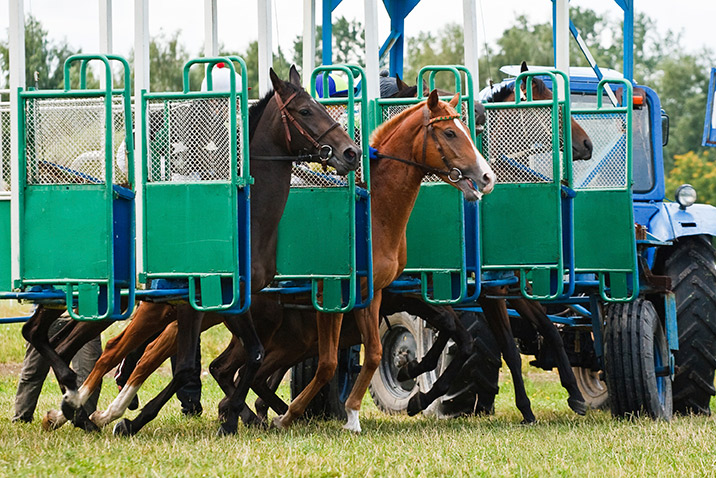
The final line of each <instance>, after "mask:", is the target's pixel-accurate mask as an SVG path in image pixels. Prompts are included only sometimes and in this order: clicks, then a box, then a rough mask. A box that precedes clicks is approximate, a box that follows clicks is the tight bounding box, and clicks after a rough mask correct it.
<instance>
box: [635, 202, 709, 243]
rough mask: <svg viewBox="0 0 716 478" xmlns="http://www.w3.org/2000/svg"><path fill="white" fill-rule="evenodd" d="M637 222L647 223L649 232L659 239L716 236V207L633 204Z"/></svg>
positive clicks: (675, 204)
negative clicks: (683, 207)
mask: <svg viewBox="0 0 716 478" xmlns="http://www.w3.org/2000/svg"><path fill="white" fill-rule="evenodd" d="M634 210H635V211H634V212H635V218H636V220H637V222H638V223H640V224H645V223H646V225H647V228H648V230H649V232H650V233H651V234H652V235H654V236H655V237H656V238H657V239H659V240H661V241H665V242H666V241H670V240H673V239H678V238H680V237H685V236H697V235H701V234H704V235H708V236H716V207H713V206H710V205H708V204H694V205H693V206H689V207H688V208H686V209H681V208H680V206H679V204H678V203H675V202H673V203H666V202H662V203H649V204H646V205H644V206H640V205H635V206H634Z"/></svg>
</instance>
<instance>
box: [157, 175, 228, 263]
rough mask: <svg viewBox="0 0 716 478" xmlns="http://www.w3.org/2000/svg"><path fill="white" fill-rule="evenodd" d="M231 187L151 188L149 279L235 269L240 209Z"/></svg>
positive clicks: (158, 185)
mask: <svg viewBox="0 0 716 478" xmlns="http://www.w3.org/2000/svg"><path fill="white" fill-rule="evenodd" d="M233 187H234V186H232V185H230V184H216V183H207V184H204V183H195V184H181V185H175V184H170V183H162V184H152V185H148V186H147V187H146V190H145V191H146V192H145V194H146V197H145V205H146V206H145V221H146V222H145V242H144V244H145V245H144V247H145V267H146V270H147V273H149V274H168V273H178V274H186V275H197V274H202V273H203V274H209V273H231V272H232V271H233V270H234V269H235V268H236V261H237V251H236V249H235V247H234V241H233V238H234V236H236V234H237V227H238V226H237V224H236V221H235V219H234V217H235V215H236V210H237V204H236V203H235V202H234V200H233V199H232V198H233V197H235V194H234V195H232V194H231V193H232V190H231V188H233Z"/></svg>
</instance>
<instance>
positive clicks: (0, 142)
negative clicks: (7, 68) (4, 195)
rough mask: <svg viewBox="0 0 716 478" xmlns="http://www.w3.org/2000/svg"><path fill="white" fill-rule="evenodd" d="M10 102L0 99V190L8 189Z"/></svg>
mask: <svg viewBox="0 0 716 478" xmlns="http://www.w3.org/2000/svg"><path fill="white" fill-rule="evenodd" d="M10 154H11V152H10V103H8V102H5V101H0V192H3V191H9V190H10Z"/></svg>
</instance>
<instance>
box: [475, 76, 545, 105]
mask: <svg viewBox="0 0 716 478" xmlns="http://www.w3.org/2000/svg"><path fill="white" fill-rule="evenodd" d="M532 90H533V92H534V93H536V94H537V95H538V96H544V95H545V94H547V93H549V94H551V92H550V91H549V88H547V85H545V83H544V81H542V80H540V79H539V78H534V77H533V78H532ZM514 91H515V82H512V83H511V84H509V85H504V86H503V87H501V88H500V89H499V90H497V91H495V92H494V93H492V95H491V97H490V98H489V99H488V102H489V103H502V102H503V101H506V100H507V97H508V96H510V95H511V94H512V93H513V92H514Z"/></svg>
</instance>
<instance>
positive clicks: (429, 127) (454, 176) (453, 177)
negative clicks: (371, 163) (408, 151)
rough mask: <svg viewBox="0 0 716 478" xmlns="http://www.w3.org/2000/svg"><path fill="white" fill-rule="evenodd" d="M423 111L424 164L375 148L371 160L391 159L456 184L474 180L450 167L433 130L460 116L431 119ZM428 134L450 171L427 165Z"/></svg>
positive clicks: (372, 149)
mask: <svg viewBox="0 0 716 478" xmlns="http://www.w3.org/2000/svg"><path fill="white" fill-rule="evenodd" d="M423 111H424V115H425V123H424V126H425V135H424V136H423V159H422V163H417V162H415V161H410V160H408V159H404V158H399V157H397V156H391V155H388V154H383V153H380V152H378V150H377V149H375V148H370V158H371V159H390V160H392V161H397V162H399V163H404V164H408V165H410V166H415V167H416V168H420V169H422V170H423V171H426V172H428V173H432V174H437V175H442V176H446V177H447V179H448V180H449V181H450V182H452V183H456V182H458V181H460V180H461V179H463V178H468V179H472V178H469V176H465V175H464V174H463V173H462V171H461V170H460V168H457V167H454V166H452V167H451V166H450V163H449V162H448V160H447V158H446V157H445V151H444V150H443V147H442V145H441V144H440V141H438V137H437V135H436V134H435V130H434V128H433V124H435V123H439V122H441V121H450V120H454V119H460V115H457V114H455V115H446V116H436V117H435V118H429V115H430V113H429V111H428V109H427V108H425V109H424V110H423ZM428 134H430V135H431V137H432V138H433V141H434V142H435V147H436V148H437V149H438V152H439V153H440V157H441V159H442V161H443V163H444V164H445V166H446V167H447V168H450V169H438V168H433V167H432V166H428V165H427V164H425V162H426V158H427V147H428Z"/></svg>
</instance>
